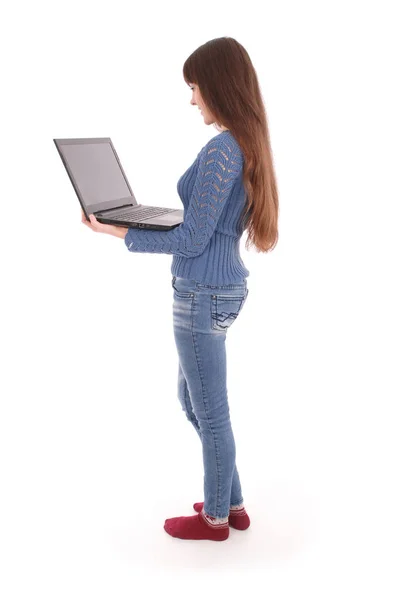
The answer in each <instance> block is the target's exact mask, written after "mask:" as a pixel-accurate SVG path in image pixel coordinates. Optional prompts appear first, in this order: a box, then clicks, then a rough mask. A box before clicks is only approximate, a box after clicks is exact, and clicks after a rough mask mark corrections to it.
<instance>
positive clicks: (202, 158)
mask: <svg viewBox="0 0 401 600" xmlns="http://www.w3.org/2000/svg"><path fill="white" fill-rule="evenodd" d="M216 138H217V139H216ZM242 164H243V161H242V154H241V152H240V150H239V147H238V146H237V145H236V143H235V141H234V140H232V139H231V136H230V137H228V136H216V137H215V138H212V139H211V140H209V142H208V143H207V144H206V146H205V147H204V148H203V149H202V150H201V152H200V153H199V162H198V167H197V174H196V179H195V184H194V187H193V190H192V195H191V198H190V201H189V204H188V209H187V211H186V214H185V216H184V221H183V222H182V223H181V224H180V225H178V227H175V228H174V229H170V230H168V231H157V230H152V229H137V228H134V227H130V228H129V229H128V231H127V234H126V236H125V238H124V241H125V244H126V246H127V248H128V250H129V251H130V252H156V253H161V254H176V255H178V256H184V257H187V258H188V257H189V258H190V257H194V256H199V255H200V254H202V252H203V251H204V250H205V248H206V246H207V244H208V242H209V240H210V238H211V237H212V235H213V232H214V230H215V228H216V225H217V221H218V219H219V217H220V215H221V213H222V211H223V208H224V206H225V203H226V202H227V199H228V198H229V196H230V192H231V190H232V188H233V186H234V182H235V179H236V178H237V176H238V174H239V172H240V171H241V169H242Z"/></svg>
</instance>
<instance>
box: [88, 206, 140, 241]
mask: <svg viewBox="0 0 401 600" xmlns="http://www.w3.org/2000/svg"><path fill="white" fill-rule="evenodd" d="M81 213H82V219H81V221H82V223H84V225H86V226H87V227H89V229H92V231H95V232H96V233H108V234H109V235H114V236H115V237H119V238H125V236H126V235H127V232H128V227H120V226H119V225H109V224H108V223H100V222H99V221H98V220H97V219H96V217H95V215H93V214H90V215H89V219H90V221H87V220H86V217H85V213H84V211H83V210H82V209H81Z"/></svg>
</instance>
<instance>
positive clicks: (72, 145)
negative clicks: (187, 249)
mask: <svg viewBox="0 0 401 600" xmlns="http://www.w3.org/2000/svg"><path fill="white" fill-rule="evenodd" d="M53 141H54V143H55V145H56V148H57V150H58V153H59V155H60V157H61V160H62V161H63V164H64V167H65V168H66V171H67V173H68V176H69V178H70V180H71V183H72V185H73V187H74V189H75V192H76V194H77V196H78V200H79V202H80V204H81V207H82V210H83V211H84V214H85V216H86V218H87V220H88V221H89V214H92V213H93V214H94V215H95V216H96V219H97V220H98V221H100V223H109V224H111V225H121V226H122V227H138V228H139V227H142V228H147V229H159V230H164V229H174V227H177V226H178V225H180V223H182V221H183V215H184V211H183V210H182V209H178V208H166V207H162V206H147V205H145V204H138V202H137V201H136V199H135V196H134V194H133V192H132V189H131V186H130V184H129V182H128V179H127V177H126V175H125V173H124V170H123V168H122V166H121V163H120V160H119V158H118V156H117V152H116V150H115V148H114V146H113V143H112V141H111V139H110V138H67V139H53Z"/></svg>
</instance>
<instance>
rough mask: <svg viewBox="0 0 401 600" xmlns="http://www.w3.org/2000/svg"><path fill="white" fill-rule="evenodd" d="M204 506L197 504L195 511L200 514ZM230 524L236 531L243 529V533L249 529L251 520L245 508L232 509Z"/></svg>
mask: <svg viewBox="0 0 401 600" xmlns="http://www.w3.org/2000/svg"><path fill="white" fill-rule="evenodd" d="M203 504H204V503H203V502H195V504H194V509H195V510H196V512H200V511H201V510H202V509H203ZM228 523H229V525H231V527H234V528H235V529H241V530H242V531H243V530H244V529H248V527H249V525H250V524H251V520H250V518H249V515H248V513H247V512H246V510H245V508H240V509H237V510H235V509H231V508H230V514H229V517H228Z"/></svg>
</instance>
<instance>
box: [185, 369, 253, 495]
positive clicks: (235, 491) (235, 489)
mask: <svg viewBox="0 0 401 600" xmlns="http://www.w3.org/2000/svg"><path fill="white" fill-rule="evenodd" d="M178 398H179V401H180V404H181V406H182V410H183V411H184V413H185V415H186V417H187V419H188V421H190V423H192V425H193V426H194V428H195V431H196V433H197V434H198V436H199V438H200V440H201V442H202V433H201V430H200V427H199V423H198V419H197V418H196V416H195V414H194V411H193V408H192V403H191V399H190V395H189V390H188V384H187V380H186V379H185V376H184V373H183V371H182V367H181V363H180V362H178ZM242 502H243V498H242V491H241V483H240V478H239V474H238V469H237V466H236V465H234V473H233V479H232V484H231V494H230V506H236V505H238V504H242Z"/></svg>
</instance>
